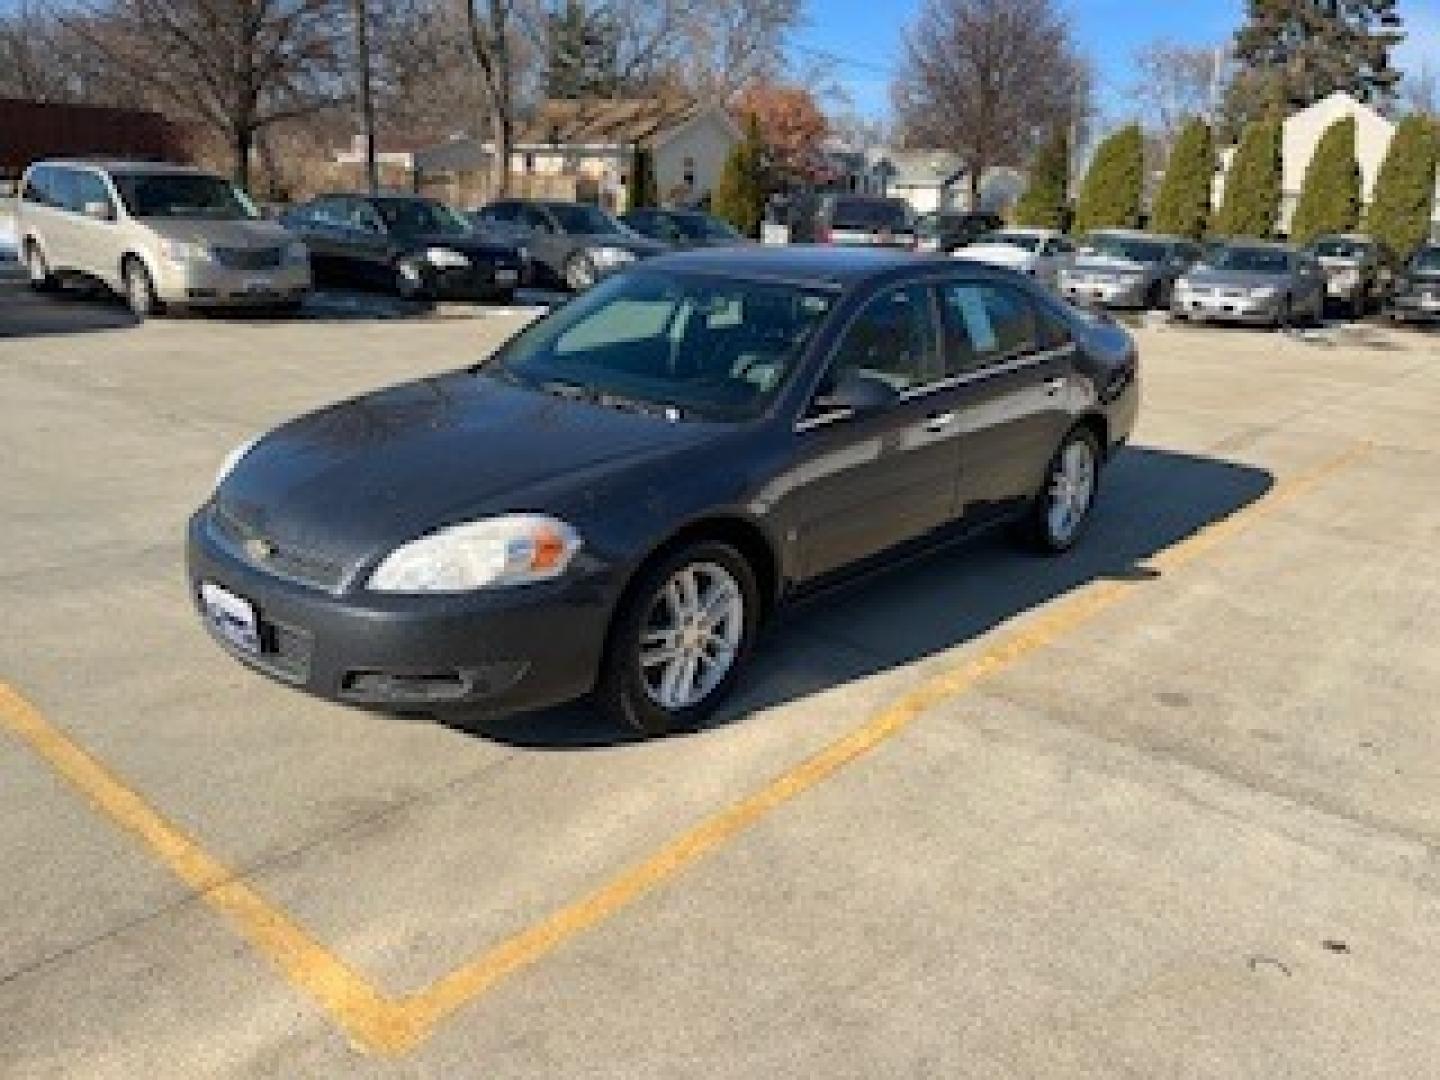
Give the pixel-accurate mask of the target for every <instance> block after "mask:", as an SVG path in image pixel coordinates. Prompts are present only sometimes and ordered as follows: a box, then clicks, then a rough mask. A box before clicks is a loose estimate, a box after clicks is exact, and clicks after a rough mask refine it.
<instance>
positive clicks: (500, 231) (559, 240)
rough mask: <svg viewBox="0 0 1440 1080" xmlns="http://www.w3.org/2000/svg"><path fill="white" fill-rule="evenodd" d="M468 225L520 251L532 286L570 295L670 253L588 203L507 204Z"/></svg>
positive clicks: (480, 212) (483, 212) (516, 201)
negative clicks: (554, 288) (637, 263)
mask: <svg viewBox="0 0 1440 1080" xmlns="http://www.w3.org/2000/svg"><path fill="white" fill-rule="evenodd" d="M470 219H471V221H472V222H473V223H474V224H475V225H476V226H477V227H478V228H479V229H480V231H481V232H483V233H486V234H488V235H490V236H492V237H495V238H496V239H500V240H508V241H510V242H512V243H516V244H518V245H520V246H521V248H523V250H524V253H525V257H526V260H527V262H528V264H529V267H530V271H531V274H532V276H533V283H534V284H536V285H546V286H555V285H559V286H564V287H565V288H567V289H570V290H571V291H572V292H583V291H585V290H586V289H588V288H590V287H591V286H592V285H594V284H595V283H596V282H597V281H599V280H601V279H602V278H605V277H608V276H609V275H611V274H613V273H615V272H616V271H619V270H623V269H625V268H626V267H628V266H630V265H631V264H633V263H634V262H635V261H636V260H638V259H648V258H650V257H651V256H653V255H663V254H665V252H667V251H669V250H670V247H669V245H667V244H662V243H659V242H658V241H655V240H651V239H648V238H647V237H644V236H641V235H640V234H639V233H637V232H635V230H633V229H630V228H627V227H626V226H624V225H622V224H621V223H620V222H619V221H617V220H616V219H615V217H614V216H612V215H611V214H610V213H609V212H607V211H605V210H602V209H601V208H600V207H598V206H592V205H590V204H588V203H572V202H559V201H553V202H527V201H524V200H521V199H505V200H502V201H500V202H495V203H491V204H490V205H489V206H486V207H484V208H483V209H481V210H478V211H476V212H474V213H472V214H471V215H470Z"/></svg>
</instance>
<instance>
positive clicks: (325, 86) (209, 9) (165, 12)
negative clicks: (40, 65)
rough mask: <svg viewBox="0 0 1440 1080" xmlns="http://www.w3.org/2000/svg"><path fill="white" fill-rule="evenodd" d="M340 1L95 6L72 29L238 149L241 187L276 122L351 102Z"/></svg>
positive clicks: (195, 0)
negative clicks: (344, 79) (342, 72)
mask: <svg viewBox="0 0 1440 1080" xmlns="http://www.w3.org/2000/svg"><path fill="white" fill-rule="evenodd" d="M343 14H344V6H343V3H341V2H340V0H92V3H91V4H90V5H89V6H86V7H82V8H80V9H79V10H78V11H77V12H76V13H75V14H74V15H72V16H70V17H67V18H66V19H65V25H66V26H67V27H69V28H70V29H71V30H73V31H74V33H75V34H76V35H77V36H78V37H80V38H81V39H82V40H83V41H85V42H86V43H87V45H88V46H89V47H91V48H93V49H94V50H95V51H96V52H98V53H99V54H101V55H102V56H103V57H105V59H106V60H107V61H108V62H109V63H110V64H112V65H113V67H114V68H115V70H116V71H117V72H119V73H121V74H122V75H123V76H125V77H126V78H128V79H130V80H133V82H134V83H135V84H136V85H138V86H142V87H144V89H145V92H146V93H147V95H148V96H149V97H151V98H152V99H153V100H154V103H155V104H157V105H160V106H162V107H163V108H164V109H165V110H166V112H167V113H170V114H171V115H174V116H178V117H185V118H188V119H191V120H193V121H195V122H197V123H199V124H200V125H202V126H204V127H205V128H208V129H209V130H211V131H212V132H214V133H215V134H216V135H217V136H219V137H221V138H223V139H224V140H225V142H226V144H227V145H228V146H229V147H230V150H231V155H232V159H233V170H234V176H235V180H236V182H237V183H238V184H240V185H241V186H242V187H247V186H248V185H249V181H250V157H251V150H252V149H253V148H254V146H255V142H256V138H257V136H258V135H259V134H260V133H262V132H263V131H264V130H265V129H266V128H268V127H270V126H271V125H273V124H277V123H280V122H282V121H285V120H290V119H294V118H296V117H301V116H306V115H309V114H311V113H313V112H315V111H316V110H318V109H320V108H322V107H324V106H325V105H327V104H329V103H331V102H333V101H335V100H336V99H337V98H338V97H343V96H344V94H345V89H344V87H343V85H341V83H340V81H339V79H338V73H339V66H340V53H341V50H340V48H339V45H338V42H337V33H338V32H339V31H338V30H337V28H339V27H343V25H344V23H343Z"/></svg>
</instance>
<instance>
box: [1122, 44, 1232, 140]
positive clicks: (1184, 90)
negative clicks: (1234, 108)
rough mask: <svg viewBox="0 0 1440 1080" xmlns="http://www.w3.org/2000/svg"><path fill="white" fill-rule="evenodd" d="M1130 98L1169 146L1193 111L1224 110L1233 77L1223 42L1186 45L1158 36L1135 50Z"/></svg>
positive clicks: (1210, 114) (1214, 112)
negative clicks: (1230, 75) (1230, 80)
mask: <svg viewBox="0 0 1440 1080" xmlns="http://www.w3.org/2000/svg"><path fill="white" fill-rule="evenodd" d="M1134 63H1135V83H1134V85H1133V86H1132V87H1131V88H1130V98H1131V99H1132V100H1133V101H1134V102H1135V105H1136V107H1137V108H1138V109H1139V112H1140V115H1141V116H1142V117H1143V118H1144V119H1145V120H1146V122H1147V124H1148V126H1149V127H1150V128H1151V130H1152V131H1153V132H1154V133H1155V134H1156V135H1158V136H1159V138H1160V141H1161V144H1162V148H1168V147H1169V146H1170V145H1171V144H1172V143H1173V142H1174V141H1175V136H1176V135H1178V134H1179V132H1180V128H1181V126H1182V125H1183V124H1184V123H1185V121H1186V120H1187V119H1189V118H1190V117H1192V116H1204V117H1207V118H1211V119H1213V118H1214V117H1216V116H1217V115H1218V112H1219V107H1220V104H1221V102H1222V100H1223V96H1224V90H1225V85H1226V82H1227V78H1228V70H1227V69H1228V68H1229V60H1228V58H1227V56H1226V51H1225V49H1224V48H1223V47H1220V46H1216V47H1211V48H1207V47H1204V46H1193V45H1181V44H1179V43H1177V42H1174V41H1170V40H1168V39H1166V38H1157V39H1156V40H1155V41H1152V42H1150V43H1149V44H1148V45H1142V46H1141V47H1140V48H1139V49H1137V50H1136V51H1135V59H1134Z"/></svg>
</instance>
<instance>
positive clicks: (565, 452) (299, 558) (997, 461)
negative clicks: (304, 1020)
mask: <svg viewBox="0 0 1440 1080" xmlns="http://www.w3.org/2000/svg"><path fill="white" fill-rule="evenodd" d="M1138 396H1139V395H1138V387H1137V379H1136V354H1135V347H1134V344H1133V342H1132V340H1131V338H1130V337H1129V336H1128V334H1126V332H1125V331H1124V330H1123V329H1121V328H1119V327H1118V326H1116V325H1115V324H1114V323H1113V322H1110V321H1108V320H1102V319H1100V318H1098V317H1095V316H1092V315H1089V314H1086V313H1083V312H1081V311H1079V310H1076V309H1072V308H1070V307H1069V306H1068V305H1066V304H1064V303H1063V302H1061V301H1060V300H1058V299H1057V298H1056V297H1054V296H1052V295H1051V294H1049V293H1048V292H1046V291H1045V290H1044V289H1042V288H1040V287H1039V286H1037V285H1035V284H1034V283H1033V282H1031V281H1029V280H1026V279H1024V278H1022V277H1020V276H1019V275H1017V274H1014V273H1012V272H1010V271H1007V270H1002V269H997V268H994V267H989V266H986V265H983V264H977V263H964V262H958V261H954V260H942V259H934V258H926V257H920V256H913V255H903V254H898V253H894V252H883V251H836V250H827V249H822V248H816V247H803V248H802V247H791V248H762V247H758V246H757V247H750V248H743V249H741V248H736V249H729V250H723V251H703V252H687V253H683V254H677V255H672V256H668V257H665V258H661V259H656V260H653V261H651V262H648V263H645V264H643V265H641V266H638V267H636V268H634V269H632V270H631V271H629V272H628V273H625V274H621V275H617V276H616V277H614V278H613V279H611V280H609V281H607V282H605V283H603V284H601V285H600V286H598V287H597V288H596V289H594V290H593V291H591V292H589V293H588V294H586V295H584V296H582V297H580V298H578V299H576V300H575V301H573V302H572V303H570V304H568V305H565V306H563V307H561V308H558V309H557V310H555V311H554V312H552V313H551V314H550V315H548V316H547V317H545V318H542V319H541V320H539V321H538V322H536V323H534V324H532V325H531V326H529V327H528V328H527V329H525V330H523V331H521V332H520V333H519V334H518V335H517V336H516V337H515V338H513V339H512V340H511V341H510V342H509V343H507V344H506V345H505V346H503V347H502V348H501V349H500V350H499V351H498V352H497V353H495V355H494V356H493V357H491V358H490V359H489V360H488V361H486V362H485V363H482V364H481V365H480V366H478V367H475V368H472V369H469V370H463V371H455V372H452V373H448V374H442V375H437V376H434V377H432V378H427V379H423V380H420V381H418V382H414V383H410V384H408V385H402V386H398V387H394V388H391V389H388V390H382V391H380V392H378V393H374V394H371V395H368V396H365V397H361V398H357V399H355V400H352V401H346V402H342V403H340V404H337V405H334V406H331V407H329V408H327V409H324V410H321V411H320V412H317V413H313V414H311V415H309V416H305V417H302V418H300V419H298V420H294V421H292V422H290V423H288V424H285V425H284V426H282V427H280V428H278V429H276V430H275V431H273V432H271V433H270V434H269V435H266V436H265V437H263V438H262V439H260V440H259V441H258V442H255V443H252V444H249V445H246V446H242V447H240V448H238V449H237V450H236V451H235V452H234V453H232V455H231V456H230V457H229V458H228V459H227V461H226V463H225V465H224V466H223V467H222V470H221V475H220V478H219V480H218V485H217V488H216V490H215V492H214V494H213V496H212V497H211V498H210V499H209V500H208V501H207V502H206V503H205V505H204V506H203V507H201V508H200V510H199V511H198V512H197V513H196V514H195V515H194V517H193V518H192V519H191V522H190V527H189V544H188V569H189V580H190V588H191V592H192V598H193V600H194V601H195V603H196V604H197V605H198V607H199V610H200V613H201V615H202V617H203V619H204V622H205V624H206V625H207V626H208V627H209V628H210V630H211V631H212V633H213V634H214V636H215V637H216V638H217V639H218V640H219V641H220V642H221V644H223V645H224V647H225V648H226V649H228V650H229V651H230V652H231V653H232V654H233V655H234V656H235V657H237V658H239V659H240V660H242V661H244V662H245V663H247V664H249V665H251V666H253V667H255V668H257V669H259V670H260V671H262V672H265V673H266V674H268V675H270V676H272V677H274V678H276V679H279V680H281V681H283V682H286V683H289V684H291V685H293V686H296V687H299V688H302V689H305V690H308V691H310V692H312V693H315V694H319V695H322V696H324V697H327V698H333V699H338V700H340V701H347V702H355V703H363V704H366V705H372V706H382V707H390V708H398V709H401V710H405V709H425V710H434V709H437V708H440V707H443V706H446V705H456V704H460V703H466V704H468V705H470V706H471V707H477V706H478V707H481V708H485V709H491V710H505V711H509V710H515V709H521V708H530V707H538V706H545V705H550V704H554V703H558V702H562V701H566V700H569V699H571V698H574V697H577V696H579V695H582V694H585V693H587V692H589V691H592V690H593V691H595V692H596V700H597V701H598V703H599V704H600V705H601V706H602V707H603V709H604V710H605V711H606V712H607V713H608V714H609V715H611V716H613V717H615V718H617V719H619V720H621V721H623V722H624V723H626V724H629V725H631V726H632V727H634V728H636V729H638V730H640V731H641V732H645V733H657V732H661V731H664V730H667V729H669V728H671V727H674V726H677V725H690V724H693V723H695V722H697V721H699V720H701V719H703V718H704V717H705V716H706V715H707V714H709V713H710V711H711V710H712V709H713V708H714V707H715V706H716V704H717V703H718V702H719V701H720V700H721V698H722V697H723V696H724V694H725V692H726V691H727V690H729V689H730V688H731V687H732V686H733V685H734V683H735V680H736V678H737V673H738V672H739V670H740V665H741V661H742V660H743V659H744V657H745V655H746V653H747V652H748V651H749V650H750V647H751V645H752V644H753V642H754V641H755V636H756V630H757V628H758V627H759V626H760V624H761V622H762V621H763V619H764V618H765V617H766V616H767V615H769V614H770V613H771V612H772V611H774V610H775V608H776V607H777V605H781V604H784V603H786V602H787V601H790V600H792V599H794V598H796V597H799V596H802V595H804V594H806V593H807V592H810V591H812V590H815V589H818V588H821V587H824V586H826V585H828V584H830V583H833V582H834V581H836V580H837V579H838V578H841V577H843V576H845V575H848V574H853V573H856V572H857V571H861V570H864V569H867V568H873V567H875V566H876V565H877V564H884V563H886V562H887V561H890V560H893V559H894V558H895V556H896V552H897V551H898V550H901V549H904V550H909V551H914V550H916V549H923V548H924V547H926V546H928V545H933V544H936V543H939V542H942V541H945V540H950V539H954V538H956V537H958V536H961V535H964V534H967V533H971V532H974V531H975V530H977V529H981V528H984V527H987V526H990V525H994V524H997V523H1000V522H1010V521H1018V522H1021V523H1023V525H1024V531H1025V532H1026V533H1028V535H1029V536H1030V537H1031V538H1032V540H1033V542H1034V543H1035V544H1036V545H1037V546H1038V547H1039V548H1040V549H1041V550H1043V551H1048V552H1063V551H1065V550H1067V549H1068V548H1070V547H1071V546H1072V545H1073V544H1075V542H1076V540H1077V538H1078V537H1079V536H1080V535H1081V531H1082V529H1083V528H1084V526H1085V523H1086V521H1087V519H1088V517H1089V514H1090V511H1091V507H1092V505H1093V501H1094V498H1095V494H1096V490H1097V484H1098V482H1099V479H1100V472H1101V469H1102V467H1103V465H1104V464H1105V463H1106V461H1108V460H1109V459H1110V457H1111V456H1112V455H1113V454H1114V452H1115V451H1116V449H1117V448H1118V447H1120V446H1121V445H1122V444H1123V443H1124V442H1125V441H1126V439H1127V438H1128V437H1129V435H1130V431H1131V428H1132V426H1133V425H1134V422H1135V416H1136V409H1137V403H1138Z"/></svg>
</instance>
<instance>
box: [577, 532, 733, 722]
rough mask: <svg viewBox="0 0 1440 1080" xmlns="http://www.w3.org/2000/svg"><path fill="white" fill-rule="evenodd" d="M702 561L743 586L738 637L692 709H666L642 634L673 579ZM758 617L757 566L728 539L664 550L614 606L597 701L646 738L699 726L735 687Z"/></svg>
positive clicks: (603, 709)
mask: <svg viewBox="0 0 1440 1080" xmlns="http://www.w3.org/2000/svg"><path fill="white" fill-rule="evenodd" d="M704 564H713V565H716V566H719V567H721V568H723V569H724V570H725V571H726V572H727V573H728V574H729V575H730V576H731V578H733V579H734V581H735V583H736V584H737V585H738V586H739V588H740V598H741V603H742V604H743V605H744V607H743V616H742V619H741V622H742V624H743V626H742V630H741V634H740V642H739V645H738V647H737V648H736V649H735V655H734V659H733V661H732V662H731V665H730V668H729V670H728V671H727V672H726V673H725V675H724V677H723V678H722V679H721V680H720V681H719V682H718V683H717V685H716V686H714V687H713V688H712V689H711V690H710V691H709V692H708V693H707V694H706V695H705V696H704V698H703V699H702V700H700V701H698V702H697V703H695V704H693V705H691V706H690V707H688V708H681V709H667V708H665V707H663V706H662V705H660V704H659V703H658V702H657V701H656V700H655V699H654V697H653V696H652V694H651V691H650V689H649V688H648V686H647V684H646V682H645V676H644V674H643V671H642V667H641V658H640V646H641V639H642V637H643V636H644V634H645V631H646V627H647V626H649V625H650V619H651V616H652V612H653V611H654V610H655V608H656V605H657V604H658V603H659V602H660V600H661V596H662V594H663V592H664V590H665V587H666V584H667V583H668V582H669V581H670V580H671V578H672V577H673V576H674V575H675V574H677V573H679V572H681V571H683V570H684V569H685V568H686V567H688V566H697V565H704ZM759 616H760V591H759V586H758V585H757V584H756V580H755V571H754V570H753V569H752V567H751V566H750V563H749V562H748V561H746V559H745V557H744V556H743V555H741V554H740V553H739V552H738V551H736V550H735V549H734V548H733V547H731V546H730V545H729V544H725V543H721V542H719V541H713V540H711V541H700V542H697V543H693V544H686V545H684V546H683V547H679V548H676V549H674V550H672V551H669V552H666V553H663V554H661V555H660V556H659V557H657V558H655V559H654V560H652V561H651V562H650V563H649V564H648V565H646V566H645V567H644V568H642V569H641V571H640V572H639V574H638V575H637V576H636V578H635V580H634V581H633V582H631V584H630V587H629V589H627V590H626V593H625V597H624V599H623V600H621V602H620V604H619V606H618V607H617V608H616V611H615V616H614V619H613V620H612V621H611V624H610V633H609V636H608V640H607V642H606V647H605V656H604V659H603V660H602V661H601V668H600V677H599V680H598V682H597V684H596V691H595V701H596V704H597V706H598V707H599V708H600V710H601V712H602V713H603V714H604V715H605V716H606V717H607V718H608V719H609V720H610V721H612V722H613V723H615V724H616V725H617V726H619V727H624V728H628V729H630V730H631V731H634V732H636V733H638V734H640V735H642V736H645V737H655V736H659V735H665V734H667V733H669V732H671V731H677V730H693V729H694V728H696V727H699V726H701V725H702V724H704V723H705V721H706V720H708V719H709V718H710V716H711V715H713V713H714V712H715V709H716V708H717V707H718V706H719V705H720V704H721V703H722V702H723V701H724V699H725V697H726V695H728V694H729V693H730V691H731V690H733V689H734V687H735V682H736V680H737V678H738V677H739V675H740V672H741V669H742V668H743V667H744V664H745V660H746V657H747V656H748V654H749V652H750V649H751V647H752V646H753V645H754V642H755V634H756V631H757V630H758V629H759V621H760V619H759Z"/></svg>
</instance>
